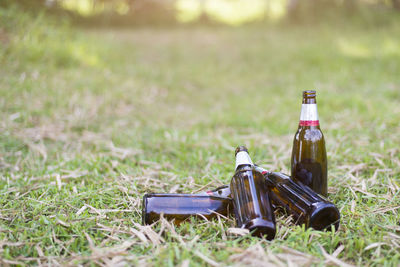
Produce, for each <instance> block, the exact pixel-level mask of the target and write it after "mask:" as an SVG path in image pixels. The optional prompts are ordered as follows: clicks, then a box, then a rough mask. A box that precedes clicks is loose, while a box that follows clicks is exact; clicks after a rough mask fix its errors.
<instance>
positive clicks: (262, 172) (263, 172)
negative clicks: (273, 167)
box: [254, 165, 269, 175]
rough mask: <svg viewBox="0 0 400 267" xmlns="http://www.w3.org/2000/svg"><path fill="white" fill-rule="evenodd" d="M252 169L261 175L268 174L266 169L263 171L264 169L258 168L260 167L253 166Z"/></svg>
mask: <svg viewBox="0 0 400 267" xmlns="http://www.w3.org/2000/svg"><path fill="white" fill-rule="evenodd" d="M254 169H255V170H256V171H258V172H261V174H263V175H264V174H268V173H269V171H267V170H266V169H264V168H262V167H260V166H256V165H255V166H254Z"/></svg>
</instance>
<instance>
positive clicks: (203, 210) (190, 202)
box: [142, 185, 232, 225]
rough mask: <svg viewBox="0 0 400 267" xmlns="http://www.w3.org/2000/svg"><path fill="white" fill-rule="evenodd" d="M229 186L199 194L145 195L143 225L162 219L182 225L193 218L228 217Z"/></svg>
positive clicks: (230, 207)
mask: <svg viewBox="0 0 400 267" xmlns="http://www.w3.org/2000/svg"><path fill="white" fill-rule="evenodd" d="M229 195H230V190H229V186H227V185H225V186H221V187H219V188H217V189H215V190H213V191H207V192H203V193H198V194H154V193H151V194H145V195H144V196H143V206H142V223H143V225H145V224H151V223H153V222H155V221H158V220H159V219H160V216H161V214H163V216H164V218H166V219H167V220H174V223H176V224H180V223H181V222H182V221H184V220H186V219H187V218H189V217H191V216H195V217H198V218H203V219H204V218H206V219H211V218H214V217H217V214H221V215H224V216H227V215H228V214H229V211H230V209H232V200H231V199H230V198H229V197H228V196H229Z"/></svg>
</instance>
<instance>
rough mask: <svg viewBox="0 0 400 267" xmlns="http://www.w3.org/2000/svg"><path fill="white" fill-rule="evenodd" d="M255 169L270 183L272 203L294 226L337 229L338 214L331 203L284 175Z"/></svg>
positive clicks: (257, 167) (258, 168) (259, 168)
mask: <svg viewBox="0 0 400 267" xmlns="http://www.w3.org/2000/svg"><path fill="white" fill-rule="evenodd" d="M255 169H256V170H257V171H259V172H261V173H262V174H263V175H264V177H265V178H266V180H267V181H268V183H270V188H271V200H272V203H273V204H274V205H275V206H276V207H281V208H283V209H285V210H286V212H287V213H288V214H290V215H292V216H293V219H294V222H295V223H296V224H305V225H306V227H312V228H314V229H315V230H331V226H332V225H333V226H334V227H335V229H336V230H337V229H338V228H339V222H340V212H339V210H338V209H337V208H336V206H335V205H334V204H333V203H332V202H330V201H328V200H326V199H325V198H323V197H322V196H320V195H318V194H317V193H315V192H314V191H313V190H311V189H310V188H308V187H307V186H305V185H304V184H302V183H301V182H295V181H293V180H292V179H291V178H290V177H289V176H287V175H286V174H283V173H280V172H268V171H267V170H265V169H263V168H261V167H259V166H256V167H255Z"/></svg>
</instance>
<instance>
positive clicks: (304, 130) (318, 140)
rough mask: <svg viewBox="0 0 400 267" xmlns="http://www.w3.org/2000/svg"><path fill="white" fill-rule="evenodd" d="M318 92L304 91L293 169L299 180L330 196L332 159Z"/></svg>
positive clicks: (294, 145) (294, 177) (294, 149)
mask: <svg viewBox="0 0 400 267" xmlns="http://www.w3.org/2000/svg"><path fill="white" fill-rule="evenodd" d="M315 95H316V92H315V91H304V92H303V104H302V106H301V114H300V123H299V128H298V130H297V132H296V134H295V136H294V140H293V150H292V162H291V173H292V178H293V179H294V180H295V181H300V182H302V183H303V184H304V185H306V186H308V187H310V188H311V189H312V190H314V191H315V192H317V193H318V194H321V195H323V196H327V195H328V181H327V175H328V162H327V158H326V150H325V140H324V135H323V134H322V131H321V129H320V127H319V120H318V113H317V101H316V99H315Z"/></svg>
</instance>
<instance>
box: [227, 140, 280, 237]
mask: <svg viewBox="0 0 400 267" xmlns="http://www.w3.org/2000/svg"><path fill="white" fill-rule="evenodd" d="M235 156H236V172H235V175H234V176H233V177H232V180H231V184H230V189H231V197H232V199H233V205H234V211H235V215H236V222H237V225H238V227H242V228H246V229H249V231H250V232H251V233H252V234H253V235H254V236H259V237H263V236H265V237H266V238H267V239H268V240H271V239H273V238H274V237H275V233H276V229H275V215H274V211H273V209H272V206H271V201H270V196H269V191H270V189H269V188H268V184H267V183H266V181H265V178H264V177H263V175H262V174H261V173H260V172H258V171H256V170H255V169H254V168H253V162H252V161H251V159H250V156H249V154H248V152H247V148H246V147H244V146H240V147H238V148H237V149H236V151H235Z"/></svg>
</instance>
